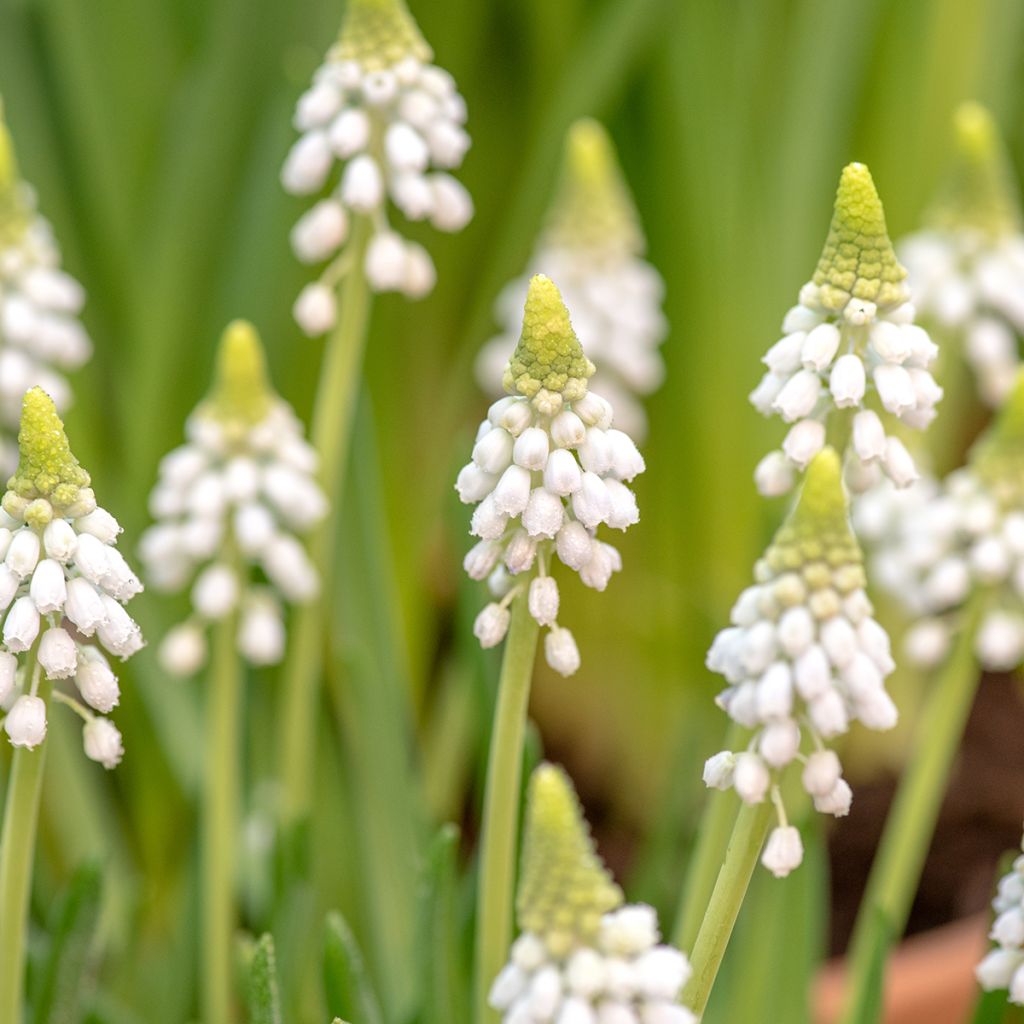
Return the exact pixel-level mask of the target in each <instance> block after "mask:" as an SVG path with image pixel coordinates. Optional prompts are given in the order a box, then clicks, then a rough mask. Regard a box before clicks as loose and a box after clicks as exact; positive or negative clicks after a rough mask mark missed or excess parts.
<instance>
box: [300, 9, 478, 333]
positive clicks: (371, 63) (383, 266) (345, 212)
mask: <svg viewBox="0 0 1024 1024" xmlns="http://www.w3.org/2000/svg"><path fill="white" fill-rule="evenodd" d="M430 61H431V51H430V47H429V46H428V45H427V44H426V42H425V41H424V40H423V38H422V36H421V35H420V33H419V29H418V28H417V27H416V25H415V23H414V22H413V20H412V17H411V15H410V14H409V12H408V11H407V10H406V8H405V5H404V3H403V2H402V0H351V2H350V3H349V4H348V9H347V12H346V19H345V23H344V25H343V26H342V31H341V35H340V37H339V39H338V42H337V43H336V44H335V45H334V47H333V48H332V49H331V50H330V52H329V53H328V55H327V58H326V60H325V61H324V63H323V64H322V65H321V67H320V68H319V69H318V70H317V72H316V74H315V76H314V78H313V84H312V85H311V86H310V88H309V89H308V90H307V91H306V92H305V93H303V95H302V97H301V98H300V99H299V103H298V107H297V109H296V112H295V127H296V128H297V129H298V130H299V131H300V132H301V133H302V135H301V137H300V138H299V140H298V141H297V142H296V143H295V144H294V146H293V147H292V149H291V151H290V152H289V154H288V157H287V159H286V160H285V164H284V167H283V169H282V171H281V181H282V183H283V185H284V188H285V189H286V190H287V191H288V192H291V193H293V194H295V195H320V194H321V193H323V192H324V190H325V188H327V186H328V184H329V183H330V188H329V192H328V194H327V195H326V196H324V197H323V198H320V199H319V200H318V201H317V202H316V203H315V205H314V206H313V207H312V208H311V209H310V210H308V211H307V212H306V213H305V214H304V215H303V216H302V218H301V219H300V220H299V221H298V223H297V224H296V225H295V227H294V229H293V230H292V236H291V241H292V248H293V249H294V251H295V254H296V256H298V258H299V259H300V260H302V261H303V262H304V263H309V264H324V263H326V264H327V266H326V268H325V269H324V270H323V272H322V273H321V275H320V277H319V279H318V280H317V281H316V282H315V283H313V284H310V285H308V286H307V287H306V288H305V289H304V290H303V291H302V293H301V294H300V295H299V297H298V299H297V301H296V303H295V308H294V314H295V318H296V320H297V321H298V323H299V325H300V326H301V327H302V328H303V330H304V331H305V332H306V333H307V334H309V335H311V336H315V335H319V334H323V333H325V332H326V331H329V330H330V329H331V328H332V327H333V326H334V324H335V322H336V320H337V295H336V291H337V284H338V282H339V281H340V280H341V278H342V277H344V275H345V274H346V273H347V272H348V271H349V270H350V269H351V265H352V260H353V259H357V258H361V259H362V260H363V263H364V270H365V272H366V277H367V280H368V282H369V284H370V286H371V288H373V289H374V290H375V291H379V292H383V291H399V292H402V293H404V294H405V295H407V296H408V297H410V298H421V297H422V296H424V295H426V294H428V293H429V292H430V291H431V290H432V289H433V287H434V281H435V271H434V264H433V262H432V261H431V259H430V256H429V254H428V253H427V251H426V249H424V248H423V246H421V245H419V244H418V243H416V242H412V241H409V240H408V239H405V238H403V237H402V236H401V235H400V234H398V232H396V231H395V230H394V229H393V228H392V227H391V226H390V224H389V221H388V209H389V204H393V205H394V206H395V207H397V209H398V210H400V211H401V212H402V214H403V215H404V216H405V217H406V218H407V219H408V220H410V221H422V220H429V221H430V223H431V224H432V225H433V226H434V227H435V228H437V229H439V230H441V231H459V230H461V229H462V228H463V227H464V226H465V225H466V224H467V223H468V222H469V220H470V218H471V217H472V215H473V202H472V199H471V198H470V196H469V193H468V192H467V191H466V189H465V188H464V187H463V186H462V185H461V184H460V183H459V182H458V181H457V180H456V179H455V178H454V177H452V175H451V174H449V173H448V172H449V171H450V170H452V169H454V168H457V167H458V166H459V165H460V164H461V163H462V158H463V156H464V155H465V153H466V151H467V149H468V148H469V136H468V135H467V133H466V131H465V128H464V127H463V125H464V123H465V120H466V105H465V102H464V101H463V99H462V97H461V96H460V95H459V93H458V91H457V89H456V87H455V82H454V80H453V79H452V77H451V75H449V74H448V72H446V71H443V70H442V69H441V68H438V67H436V66H434V65H433V64H431V63H430ZM363 231H366V232H368V233H369V237H368V238H366V237H364V236H362V235H361V236H360V239H359V240H358V241H356V240H355V236H356V234H357V233H358V232H363ZM350 242H351V244H347V243H350Z"/></svg>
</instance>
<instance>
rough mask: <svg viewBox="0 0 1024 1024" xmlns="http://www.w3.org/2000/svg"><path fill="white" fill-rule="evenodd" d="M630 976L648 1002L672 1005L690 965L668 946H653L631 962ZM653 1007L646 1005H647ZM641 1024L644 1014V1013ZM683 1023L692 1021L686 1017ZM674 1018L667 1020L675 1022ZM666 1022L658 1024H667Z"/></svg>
mask: <svg viewBox="0 0 1024 1024" xmlns="http://www.w3.org/2000/svg"><path fill="white" fill-rule="evenodd" d="M632 966H633V973H634V977H635V981H636V987H637V990H638V991H639V992H640V994H641V995H642V996H644V997H646V998H647V999H648V1000H651V1001H658V1002H661V1001H664V1002H666V1003H672V1002H675V1000H676V999H678V998H679V993H680V991H681V990H682V987H683V985H685V984H686V982H687V980H688V979H689V977H690V973H691V971H690V962H689V961H688V960H687V959H686V957H685V956H683V954H682V953H681V952H680V951H679V950H678V949H673V948H672V947H671V946H655V947H654V948H653V949H647V950H646V951H645V952H642V953H641V954H640V956H638V957H637V958H636V960H634V961H633V965H632ZM652 1005H655V1003H654V1002H649V1003H648V1006H652ZM644 1016H645V1022H646V1020H647V1015H646V1014H645V1015H644ZM683 1019H684V1020H687V1019H689V1020H690V1021H692V1020H693V1018H692V1017H690V1016H689V1015H687V1017H686V1018H683ZM676 1020H677V1018H675V1017H670V1018H668V1021H673V1022H674V1021H676ZM668 1021H664V1022H662V1024H668ZM651 1024H656V1022H653V1021H652V1022H651Z"/></svg>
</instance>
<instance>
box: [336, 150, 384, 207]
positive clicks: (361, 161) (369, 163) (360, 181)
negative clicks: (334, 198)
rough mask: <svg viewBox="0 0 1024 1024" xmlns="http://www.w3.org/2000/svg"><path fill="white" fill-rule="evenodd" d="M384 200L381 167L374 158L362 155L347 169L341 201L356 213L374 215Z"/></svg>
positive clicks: (344, 174)
mask: <svg viewBox="0 0 1024 1024" xmlns="http://www.w3.org/2000/svg"><path fill="white" fill-rule="evenodd" d="M383 198H384V180H383V178H382V177H381V173H380V166H379V165H378V164H377V161H376V160H374V159H373V157H372V156H367V155H366V154H365V153H360V154H359V156H357V157H354V158H353V159H352V161H351V162H350V163H349V164H348V165H347V166H346V167H345V171H344V173H343V174H342V177H341V201H342V202H343V203H344V204H345V205H346V206H347V207H349V209H351V210H355V212H356V213H372V212H373V211H374V210H376V209H377V208H378V207H379V206H380V204H381V201H382V200H383Z"/></svg>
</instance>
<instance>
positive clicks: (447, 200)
mask: <svg viewBox="0 0 1024 1024" xmlns="http://www.w3.org/2000/svg"><path fill="white" fill-rule="evenodd" d="M429 182H430V191H431V192H432V194H433V198H434V204H433V206H434V212H433V216H432V217H431V218H430V222H431V223H432V224H433V225H434V227H435V228H437V229H438V230H439V231H461V230H462V229H463V228H464V227H465V226H466V225H467V224H468V223H469V222H470V220H472V218H473V200H472V198H471V197H470V194H469V192H467V191H466V189H465V187H464V186H463V184H462V183H461V182H460V181H456V180H455V178H453V177H452V176H451V175H450V174H432V175H431V176H430V179H429Z"/></svg>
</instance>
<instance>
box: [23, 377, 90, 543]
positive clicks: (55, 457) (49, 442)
mask: <svg viewBox="0 0 1024 1024" xmlns="http://www.w3.org/2000/svg"><path fill="white" fill-rule="evenodd" d="M88 486H89V474H88V473H87V472H86V471H85V470H84V469H83V468H82V467H81V466H80V465H79V464H78V459H76V458H75V456H74V455H73V454H72V453H71V447H70V445H69V444H68V438H67V434H65V433H64V424H63V423H62V422H61V418H60V417H59V416H58V415H57V409H56V407H55V406H54V404H53V399H51V398H50V396H49V395H48V394H47V393H46V392H45V391H43V389H42V388H38V387H37V388H32V389H31V390H30V391H26V392H25V397H24V399H23V400H22V403H21V426H20V428H19V429H18V468H17V470H16V472H15V474H14V476H12V477H11V478H10V480H8V481H7V494H6V495H4V507H5V508H6V509H8V510H9V511H10V510H11V509H16V510H17V512H20V513H21V514H23V515H24V516H25V518H26V519H27V520H28V521H29V522H32V523H35V521H36V520H37V519H38V520H39V525H45V523H46V522H49V520H50V519H51V518H52V516H53V514H54V512H56V514H57V515H61V514H63V513H64V512H66V511H67V510H68V509H70V508H73V507H74V506H75V505H76V504H78V503H79V501H80V499H81V498H82V491H83V490H84V489H85V488H88ZM39 499H42V500H39Z"/></svg>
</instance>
